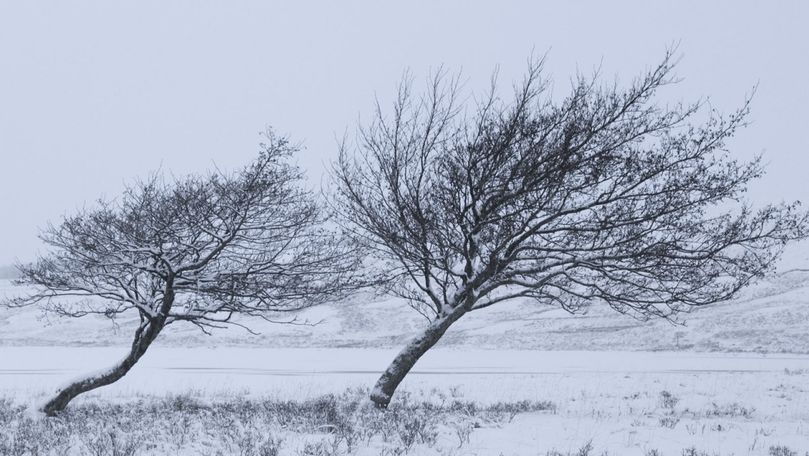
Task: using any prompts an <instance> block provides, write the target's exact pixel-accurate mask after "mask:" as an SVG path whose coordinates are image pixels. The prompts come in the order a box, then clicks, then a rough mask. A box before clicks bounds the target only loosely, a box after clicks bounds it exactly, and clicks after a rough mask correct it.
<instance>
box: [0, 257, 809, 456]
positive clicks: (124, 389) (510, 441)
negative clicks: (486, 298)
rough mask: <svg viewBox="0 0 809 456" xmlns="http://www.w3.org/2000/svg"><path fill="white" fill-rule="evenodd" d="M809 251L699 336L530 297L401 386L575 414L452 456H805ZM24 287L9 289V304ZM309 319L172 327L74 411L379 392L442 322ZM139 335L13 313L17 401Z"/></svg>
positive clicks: (483, 433) (368, 299)
mask: <svg viewBox="0 0 809 456" xmlns="http://www.w3.org/2000/svg"><path fill="white" fill-rule="evenodd" d="M806 251H807V249H802V250H801V249H795V250H792V251H789V252H787V254H788V255H787V257H788V258H787V261H785V262H784V264H783V265H782V266H781V267H780V269H779V270H780V271H782V272H781V273H780V274H779V275H777V276H775V277H771V278H769V279H767V280H764V281H761V282H759V283H757V284H756V285H754V286H753V287H751V288H749V289H747V290H745V291H744V292H743V293H742V295H740V296H739V297H738V298H737V299H735V300H733V301H730V302H727V303H722V304H718V305H715V306H711V307H707V308H704V309H698V310H695V311H693V312H692V313H690V314H688V315H685V321H686V323H687V324H686V325H685V326H673V325H671V324H670V323H667V322H663V321H650V322H639V321H636V320H633V319H631V318H629V317H626V316H622V315H619V314H616V313H615V312H613V311H611V310H610V309H606V308H604V307H600V306H593V307H591V308H590V309H588V311H587V313H586V314H585V315H570V314H568V313H566V312H564V311H562V310H559V309H555V308H552V307H545V306H541V305H538V304H536V303H533V302H530V301H522V302H514V303H505V304H502V305H497V306H492V307H490V308H487V309H484V310H481V311H475V312H471V313H469V314H468V315H465V316H464V317H463V318H461V319H460V320H459V321H458V322H457V323H456V324H454V325H453V326H452V327H451V328H450V329H449V331H448V332H447V333H446V335H445V336H444V338H443V339H442V340H441V341H440V342H439V344H438V345H437V348H434V349H433V350H431V351H429V352H428V353H427V354H426V355H425V356H424V357H423V358H422V359H421V360H420V361H419V363H418V364H417V365H416V366H415V368H414V369H413V371H412V372H411V374H410V375H409V376H408V377H407V378H406V379H405V381H404V382H403V383H402V387H401V388H400V391H407V392H410V393H411V395H413V397H415V398H420V399H424V400H436V395H438V396H441V397H447V396H452V397H454V395H456V394H460V395H462V397H463V398H464V399H465V400H471V401H475V402H477V403H480V404H492V403H496V402H498V401H507V402H510V401H521V400H535V401H546V400H547V401H551V402H553V403H554V404H556V406H557V408H556V412H555V413H552V414H551V413H525V414H519V415H517V416H516V417H515V418H514V419H513V420H512V421H510V422H507V423H502V424H499V425H497V426H484V427H482V428H476V429H474V430H473V432H472V433H471V435H470V441H469V443H468V444H466V445H465V446H464V447H463V448H462V449H461V450H455V449H454V448H455V447H454V446H453V445H450V446H449V447H447V449H446V451H445V452H444V454H480V455H484V454H494V455H500V454H503V455H510V454H530V455H537V454H541V455H544V454H546V453H547V452H549V451H560V452H562V453H563V454H566V453H568V452H570V453H573V454H576V453H577V452H578V450H579V449H580V448H582V447H583V446H584V445H586V444H587V443H588V442H592V446H593V452H592V453H591V454H599V455H600V454H602V452H604V451H607V452H609V454H610V455H646V454H648V453H649V452H651V451H652V450H658V451H659V452H660V453H661V454H664V455H679V454H682V450H683V449H684V448H690V447H692V446H693V447H695V448H696V449H697V450H698V451H700V452H705V453H706V454H710V455H713V454H717V455H723V456H724V455H730V454H735V455H758V454H761V455H768V454H769V448H770V447H771V446H778V445H783V446H787V447H789V448H790V449H791V450H792V451H796V452H798V454H804V453H805V452H809V425H807V424H806V423H809V390H807V388H809V387H807V386H806V385H808V384H809V381H808V380H809V306H807V301H809V273H808V272H806V271H801V270H792V271H790V270H791V269H794V268H798V269H802V268H805V267H806V263H807V255H806V254H805V252H806ZM787 271H790V272H787ZM21 291H24V290H20V289H17V288H13V287H11V286H10V285H9V284H8V282H2V281H0V296H2V295H4V294H5V295H14V294H16V293H20V292H21ZM283 317H286V318H288V317H289V315H284V316H283ZM297 318H298V321H299V322H301V321H309V322H318V321H322V323H320V324H317V325H311V326H310V325H303V326H301V325H277V324H270V323H268V322H265V321H263V320H260V319H247V318H243V319H239V320H237V321H238V322H239V323H240V324H248V325H249V326H250V327H251V328H252V329H255V330H257V331H258V332H260V333H261V334H260V335H258V336H254V335H250V334H249V333H247V332H246V331H244V330H242V329H239V328H233V329H228V330H220V331H215V332H214V336H211V337H209V336H205V335H203V334H201V333H200V332H199V331H198V330H196V329H195V328H193V327H192V326H191V325H182V324H173V325H170V326H169V327H167V328H166V329H165V330H164V331H163V333H162V334H161V336H160V337H159V338H158V340H157V341H156V342H155V344H154V345H153V346H152V347H151V348H150V349H149V351H148V352H147V353H146V354H145V355H144V357H143V358H142V360H141V361H140V362H139V363H138V364H137V365H136V366H135V367H134V368H133V369H132V371H131V372H130V373H129V374H128V375H127V376H125V377H124V378H123V379H122V380H120V381H119V382H116V383H114V384H113V385H110V386H107V387H103V388H100V389H98V390H95V391H93V392H91V393H88V394H85V395H82V396H80V397H79V398H78V399H76V401H75V402H74V403H75V404H81V403H91V402H98V401H104V402H115V401H130V400H135V399H140V398H144V397H147V398H148V397H153V396H163V395H170V394H188V393H192V394H194V395H197V396H199V397H202V398H205V399H215V398H217V397H220V396H221V397H232V396H233V395H238V396H247V397H257V398H260V397H274V398H281V399H294V400H303V399H306V398H312V397H318V396H320V395H322V394H326V393H341V392H344V391H345V390H346V389H349V388H356V387H364V388H370V387H371V386H372V385H374V383H375V382H376V380H377V378H378V377H379V375H380V374H381V373H382V372H383V371H384V369H385V368H386V367H387V366H388V363H390V361H391V360H393V358H394V357H395V356H396V354H397V353H398V352H399V351H400V350H401V349H402V348H403V347H404V345H405V344H406V343H407V342H408V341H410V340H411V339H412V338H413V337H414V336H415V335H416V334H417V333H418V332H419V331H420V330H423V329H424V328H425V326H426V325H427V324H428V322H427V320H425V319H424V318H422V317H421V316H419V315H418V314H417V313H415V312H413V311H412V310H410V309H409V308H408V307H407V306H406V305H405V303H403V302H402V301H401V300H398V299H386V298H379V297H377V296H373V295H370V294H367V295H357V296H354V297H352V298H351V299H348V300H346V302H342V303H333V304H329V305H324V306H319V307H316V308H311V309H307V310H305V311H303V312H302V313H301V314H299V315H298V317H297ZM134 324H135V320H134V319H132V318H129V317H123V318H120V319H119V320H117V321H116V322H115V324H112V323H111V322H110V321H109V320H107V319H104V318H96V317H88V318H83V319H60V318H55V317H47V316H46V317H43V316H42V315H41V314H40V313H39V312H38V311H37V310H36V309H35V308H24V309H11V310H9V309H0V399H2V398H4V397H6V398H11V399H13V400H15V401H18V402H22V403H33V402H41V401H42V400H44V399H46V398H47V397H48V395H50V394H52V393H53V392H54V389H55V388H56V387H57V386H58V385H60V384H62V383H63V382H64V381H65V380H66V379H68V378H71V377H76V376H79V377H81V376H84V375H87V374H88V373H89V372H98V371H99V369H107V368H109V367H110V366H111V365H112V364H114V363H115V362H117V361H118V360H120V358H121V357H122V356H123V355H124V354H125V353H126V352H127V351H128V349H129V346H128V344H129V338H130V337H131V334H132V331H133V330H134ZM396 397H397V396H394V399H393V400H394V403H395V402H396V400H397V399H396ZM666 398H669V399H668V400H667V399H666ZM454 445H455V446H457V443H455V444H454ZM377 450H378V449H377ZM360 454H379V451H373V450H369V451H368V452H366V453H362V452H360ZM431 454H432V453H431ZM436 454H437V453H436Z"/></svg>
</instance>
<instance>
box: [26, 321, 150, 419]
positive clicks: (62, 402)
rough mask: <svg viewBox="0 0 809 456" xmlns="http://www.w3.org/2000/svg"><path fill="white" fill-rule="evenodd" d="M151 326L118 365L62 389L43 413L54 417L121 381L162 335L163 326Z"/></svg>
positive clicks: (45, 407) (43, 409)
mask: <svg viewBox="0 0 809 456" xmlns="http://www.w3.org/2000/svg"><path fill="white" fill-rule="evenodd" d="M151 325H152V324H151V323H149V324H148V327H147V328H146V329H145V330H144V331H142V336H141V337H137V336H136V340H135V341H134V342H133V343H132V349H131V350H130V351H129V353H128V354H127V355H126V357H125V358H124V359H122V360H121V361H120V362H119V363H118V364H116V365H114V366H112V367H110V368H109V369H107V370H105V371H103V372H101V373H99V374H95V375H91V376H89V377H87V378H84V379H81V380H78V381H75V382H73V383H71V384H70V385H69V386H67V387H65V388H62V389H61V390H59V392H58V393H56V396H55V397H54V398H53V399H51V400H49V401H48V402H47V403H46V404H45V405H43V406H42V409H41V410H42V412H44V413H45V414H46V415H47V416H54V415H56V414H57V413H58V412H60V411H62V410H64V409H65V407H67V404H68V403H69V402H70V401H71V400H73V399H74V398H75V397H76V396H78V395H79V394H83V393H86V392H88V391H91V390H94V389H96V388H99V387H101V386H105V385H109V384H110V383H113V382H116V381H118V380H120V379H121V377H123V376H124V375H126V373H127V372H129V370H130V369H132V366H134V365H135V363H137V362H138V360H139V359H140V358H141V356H143V354H144V353H146V349H147V348H149V345H151V343H152V342H153V341H154V339H155V338H156V337H157V335H158V334H159V333H160V330H161V329H162V325H160V327H157V326H154V327H153V326H151ZM142 328H143V327H142ZM142 328H141V329H142Z"/></svg>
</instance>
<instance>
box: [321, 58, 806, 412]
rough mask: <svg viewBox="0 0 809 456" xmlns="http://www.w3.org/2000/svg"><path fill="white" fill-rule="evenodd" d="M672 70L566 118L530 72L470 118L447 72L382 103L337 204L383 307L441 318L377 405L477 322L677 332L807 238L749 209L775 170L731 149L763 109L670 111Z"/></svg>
mask: <svg viewBox="0 0 809 456" xmlns="http://www.w3.org/2000/svg"><path fill="white" fill-rule="evenodd" d="M673 65H674V62H673V60H672V55H671V52H668V53H667V54H666V56H665V58H664V59H663V60H662V62H661V63H660V64H659V65H657V66H655V67H653V68H651V69H650V70H648V71H647V72H645V73H644V74H642V75H641V77H639V78H637V79H635V80H634V81H633V82H632V83H631V84H628V85H627V87H624V88H621V87H620V86H619V85H618V84H617V83H614V84H611V85H602V84H601V83H600V82H599V76H598V74H597V73H596V74H594V75H592V76H588V77H585V76H580V77H578V78H577V79H575V80H574V81H573V83H572V87H571V92H570V94H569V95H568V96H567V97H566V98H564V99H562V100H560V101H556V102H554V101H553V99H552V97H551V96H550V94H549V93H548V91H547V90H546V89H547V87H548V84H547V83H546V81H545V80H544V79H543V76H542V71H541V69H542V61H532V62H531V64H530V66H529V69H528V72H527V75H526V76H525V80H524V81H523V83H522V84H520V85H517V86H515V89H514V95H513V98H512V99H510V100H508V101H504V100H503V99H501V98H500V97H498V96H497V90H496V84H494V83H493V84H492V87H493V88H492V90H491V92H490V93H489V94H488V96H486V97H484V98H483V100H482V101H479V102H477V103H475V104H473V105H472V106H471V107H466V106H464V103H461V102H459V97H458V92H459V91H458V84H457V79H452V78H448V77H446V74H441V73H439V75H438V76H437V77H435V78H433V79H431V80H430V82H431V85H430V87H429V89H428V90H427V91H426V93H425V94H424V95H422V96H419V97H415V96H413V95H412V94H411V86H412V84H411V82H410V81H407V80H405V82H403V83H402V85H401V86H400V90H399V94H398V98H397V100H396V101H395V103H394V106H393V110H392V112H391V113H390V114H386V113H385V112H383V109H381V108H380V107H379V103H377V109H376V115H375V116H374V121H373V122H371V123H370V124H369V125H367V126H365V127H360V129H359V133H358V136H357V141H356V142H354V143H351V144H349V143H348V142H344V143H343V146H342V148H341V154H340V158H339V160H338V162H337V163H336V164H335V166H334V177H335V186H336V196H335V200H334V204H335V207H336V208H337V209H338V210H339V212H340V214H341V219H342V220H343V222H342V223H344V224H345V226H346V227H347V228H349V230H350V231H351V232H352V233H353V237H354V238H355V239H357V240H358V241H361V242H363V243H365V244H366V245H367V246H369V247H370V248H371V249H373V251H374V252H375V254H376V258H377V260H378V261H379V262H380V269H386V270H389V271H390V273H389V275H388V277H387V279H388V281H387V290H388V291H389V292H391V293H394V294H396V295H398V296H401V297H404V298H405V299H406V300H407V301H408V302H409V303H410V304H411V305H412V306H413V307H415V308H416V309H418V310H419V311H420V312H421V313H422V314H423V315H425V316H427V317H428V318H429V319H430V323H429V325H428V326H427V327H426V329H425V330H424V331H423V332H422V333H421V334H419V335H418V336H416V338H415V339H413V340H412V341H411V342H410V343H409V344H408V345H407V346H406V347H405V348H404V349H403V350H402V351H401V352H400V353H399V354H398V355H397V356H396V358H395V359H394V360H393V362H392V363H391V364H390V366H389V367H388V368H387V370H386V371H385V372H384V373H383V374H382V376H381V377H380V379H379V381H378V382H377V384H376V386H375V388H374V389H373V390H372V393H371V399H372V400H373V401H374V402H375V403H376V404H377V405H379V406H381V407H385V406H387V404H388V403H389V401H390V400H391V396H392V395H393V393H394V391H395V390H396V388H397V386H398V385H399V383H400V382H401V381H402V380H403V379H404V377H405V376H406V375H407V373H408V372H409V371H410V369H411V368H412V367H413V365H414V364H415V363H416V361H417V360H418V359H419V357H421V356H422V355H423V354H424V353H425V352H426V351H427V350H429V349H430V348H431V347H432V346H433V345H434V344H435V343H436V342H438V340H439V339H440V338H441V336H442V335H443V334H444V333H445V331H447V329H448V328H449V327H450V326H451V325H452V324H453V323H454V322H456V321H457V320H458V319H459V318H461V317H463V316H464V315H466V314H467V313H469V312H472V311H475V310H478V309H483V308H486V307H489V306H491V305H494V304H497V303H500V302H504V301H507V300H513V299H518V298H521V299H532V300H534V301H536V302H537V303H538V304H543V305H557V306H560V307H561V308H563V309H566V310H568V311H570V312H575V311H577V310H580V309H582V308H583V307H585V306H588V305H591V304H596V303H601V304H606V305H608V306H610V307H611V308H613V309H615V310H616V311H618V312H621V313H625V314H630V315H632V316H634V317H636V318H642V319H643V318H649V317H662V318H666V319H670V320H672V321H675V320H676V317H677V315H678V313H680V312H682V311H686V310H688V309H690V308H693V307H697V306H704V305H708V304H711V303H715V302H718V301H722V300H725V299H728V298H730V297H732V296H734V294H735V293H736V292H737V291H738V290H739V289H740V288H742V287H743V286H745V285H746V284H748V283H749V282H750V281H751V279H753V278H755V277H758V276H760V275H762V274H763V273H765V272H766V271H767V270H768V269H769V268H770V267H771V265H772V264H773V262H774V261H775V260H776V259H777V258H778V257H779V255H780V253H781V251H782V248H783V245H784V244H785V243H786V242H787V241H789V240H793V239H798V238H802V237H804V236H805V234H806V227H807V222H806V215H805V214H804V213H803V212H801V211H799V210H798V209H797V207H796V206H797V203H795V204H782V205H774V206H766V207H763V208H760V209H757V210H754V209H752V208H751V207H750V205H749V204H747V203H745V202H744V201H743V200H742V199H741V196H742V193H744V191H745V189H746V187H747V185H748V183H749V182H750V181H751V180H753V179H756V178H757V177H759V176H760V175H761V174H762V167H761V162H760V160H759V159H755V160H752V161H751V162H740V161H738V160H737V159H734V158H733V157H732V155H731V154H730V153H729V152H728V151H727V150H726V149H725V142H726V140H727V139H728V138H730V137H732V136H733V135H734V133H735V132H736V131H737V129H738V128H739V127H741V126H743V125H744V123H745V116H746V115H747V113H748V103H749V100H748V103H745V104H744V106H743V107H742V108H741V109H740V110H738V111H736V112H734V113H732V114H730V115H724V116H723V115H720V114H717V113H716V112H715V111H714V110H712V109H707V108H708V107H707V106H706V104H705V103H703V102H696V103H694V104H676V105H673V106H662V105H660V104H659V103H656V102H655V94H656V92H657V91H658V89H660V88H661V87H663V86H665V85H667V84H670V83H672V82H674V79H673V75H672V69H673ZM382 265H384V267H382Z"/></svg>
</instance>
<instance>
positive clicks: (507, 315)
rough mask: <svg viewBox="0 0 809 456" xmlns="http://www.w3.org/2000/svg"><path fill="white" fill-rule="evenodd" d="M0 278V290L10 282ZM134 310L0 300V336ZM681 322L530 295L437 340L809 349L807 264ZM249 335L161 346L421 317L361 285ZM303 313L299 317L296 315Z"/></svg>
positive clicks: (318, 338) (93, 334) (389, 332)
mask: <svg viewBox="0 0 809 456" xmlns="http://www.w3.org/2000/svg"><path fill="white" fill-rule="evenodd" d="M19 291H20V290H18V289H17V288H16V287H13V286H11V284H10V283H9V282H8V281H0V295H2V294H7V295H8V294H14V293H17V292H19ZM134 317H135V316H134V315H132V316H131V317H130V318H122V319H119V320H116V321H115V322H112V321H110V320H108V319H106V318H102V317H85V318H81V319H69V318H60V317H56V316H52V315H43V314H42V313H41V312H40V311H39V310H38V309H36V308H26V309H0V345H91V346H104V345H119V344H127V343H128V338H129V336H130V333H131V331H132V327H133V326H132V324H133V322H134ZM684 320H685V325H684V326H677V325H672V324H671V323H668V322H665V321H649V322H640V321H636V320H634V319H632V318H630V317H626V316H623V315H619V314H617V313H615V312H614V311H612V310H610V309H608V308H604V307H603V306H598V305H595V306H593V307H592V308H590V309H589V311H588V312H587V313H586V314H584V315H570V314H568V313H567V312H565V311H563V310H560V309H557V308H553V307H547V306H543V305H540V304H537V303H535V302H530V301H523V302H514V303H506V304H503V305H500V306H493V307H491V308H487V309H484V310H481V311H478V312H475V313H472V314H469V315H467V316H465V317H464V318H463V319H462V320H460V321H459V322H458V323H457V324H455V325H454V326H453V327H452V328H451V329H450V331H449V332H448V333H447V334H446V336H445V337H444V340H442V342H441V344H442V345H443V346H469V347H476V348H491V349H496V348H511V349H543V350H691V351H738V352H745V351H755V352H787V353H789V352H791V353H809V272H803V271H792V272H787V273H781V274H779V275H777V276H774V277H772V278H769V279H767V280H764V281H761V282H759V283H758V284H756V285H754V286H752V287H750V288H749V289H747V290H745V291H744V292H743V293H742V295H741V296H740V297H739V298H738V299H736V300H733V301H730V302H726V303H722V304H718V305H714V306H712V307H708V308H702V309H697V310H695V311H693V312H691V313H690V314H688V315H685V316H684ZM239 322H240V323H243V324H247V325H249V327H250V328H252V329H253V330H254V331H257V332H258V333H259V334H258V335H252V334H249V333H248V332H246V331H245V330H243V329H241V328H237V327H233V328H228V329H222V330H216V331H215V332H214V335H213V336H208V335H205V334H203V333H201V332H200V331H199V330H198V329H196V328H195V327H193V326H191V325H183V324H176V325H173V326H170V327H168V328H167V329H166V330H165V331H164V333H163V334H162V335H161V336H160V337H161V338H160V340H159V343H160V344H161V345H167V346H257V347H378V348H384V347H395V346H399V345H401V344H402V343H404V342H405V341H406V340H407V339H408V338H409V337H411V336H412V335H414V334H415V333H416V332H417V331H418V330H419V327H421V326H423V325H424V324H426V320H425V319H424V318H423V317H421V316H420V315H419V314H418V313H416V312H415V311H413V310H412V309H410V308H409V307H408V306H407V305H406V304H405V303H403V302H401V301H399V300H396V299H389V298H380V297H376V296H372V295H369V294H363V295H358V296H355V297H353V298H351V299H350V300H347V301H346V302H343V303H335V304H330V305H324V306H320V307H316V308H310V309H307V310H305V311H303V312H301V313H300V314H299V315H298V317H297V324H273V323H269V322H266V321H263V320H260V319H251V320H247V319H242V320H239ZM301 323H308V324H301Z"/></svg>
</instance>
